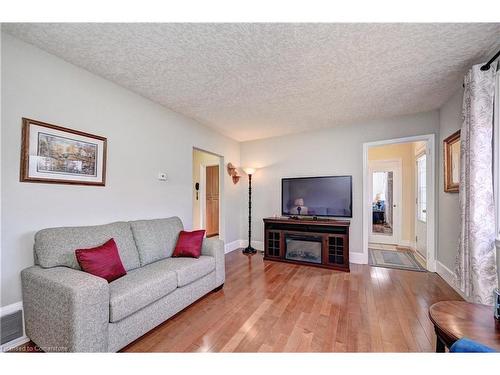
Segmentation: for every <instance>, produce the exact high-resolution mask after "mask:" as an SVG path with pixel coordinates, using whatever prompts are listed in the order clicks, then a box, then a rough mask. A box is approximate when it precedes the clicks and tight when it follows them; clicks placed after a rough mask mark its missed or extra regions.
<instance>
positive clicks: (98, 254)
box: [75, 238, 127, 283]
mask: <svg viewBox="0 0 500 375" xmlns="http://www.w3.org/2000/svg"><path fill="white" fill-rule="evenodd" d="M75 255H76V259H77V260H78V263H79V264H80V267H81V268H82V271H84V272H88V273H90V274H92V275H95V276H99V277H102V278H103V279H106V280H108V283H110V282H111V281H113V280H116V279H118V278H120V277H122V276H124V275H126V274H127V271H125V268H124V267H123V264H122V260H121V259H120V254H119V253H118V247H116V242H115V240H114V239H113V238H112V239H110V240H109V241H108V242H106V243H105V244H103V245H101V246H97V247H94V248H92V249H78V250H75Z"/></svg>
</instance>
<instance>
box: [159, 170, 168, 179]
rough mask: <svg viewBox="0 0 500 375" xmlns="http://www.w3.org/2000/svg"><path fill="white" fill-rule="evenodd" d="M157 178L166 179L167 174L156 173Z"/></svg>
mask: <svg viewBox="0 0 500 375" xmlns="http://www.w3.org/2000/svg"><path fill="white" fill-rule="evenodd" d="M158 180H160V181H167V174H166V173H165V172H160V173H158Z"/></svg>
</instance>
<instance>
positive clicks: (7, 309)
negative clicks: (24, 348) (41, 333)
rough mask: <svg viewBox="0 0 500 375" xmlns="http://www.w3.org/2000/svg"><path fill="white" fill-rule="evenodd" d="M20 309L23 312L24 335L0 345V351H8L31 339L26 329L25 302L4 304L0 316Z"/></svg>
mask: <svg viewBox="0 0 500 375" xmlns="http://www.w3.org/2000/svg"><path fill="white" fill-rule="evenodd" d="M19 310H21V311H22V314H23V335H22V336H21V337H18V338H17V339H15V340H12V341H9V342H6V343H5V344H3V345H0V353H3V352H8V351H10V350H12V349H14V348H15V347H17V346H19V345H23V344H26V343H27V342H28V341H30V339H29V337H27V336H26V332H25V329H24V310H23V302H22V301H19V302H15V303H12V304H10V305H7V306H2V307H1V308H0V316H5V315H9V314H12V313H14V312H16V311H19Z"/></svg>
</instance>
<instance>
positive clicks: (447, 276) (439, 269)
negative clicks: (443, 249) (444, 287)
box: [436, 260, 467, 300]
mask: <svg viewBox="0 0 500 375" xmlns="http://www.w3.org/2000/svg"><path fill="white" fill-rule="evenodd" d="M436 273H437V274H438V275H439V276H441V277H442V278H443V280H444V281H446V283H447V284H448V285H449V286H451V287H452V288H453V290H455V292H457V293H458V294H460V296H461V297H462V298H463V299H465V300H467V298H466V297H465V295H464V294H463V293H462V291H461V290H460V289H458V288H457V287H456V286H455V283H454V282H453V281H454V279H455V274H454V273H453V271H451V270H450V269H449V268H448V267H446V266H445V265H444V264H443V263H441V262H440V261H439V260H438V261H437V262H436Z"/></svg>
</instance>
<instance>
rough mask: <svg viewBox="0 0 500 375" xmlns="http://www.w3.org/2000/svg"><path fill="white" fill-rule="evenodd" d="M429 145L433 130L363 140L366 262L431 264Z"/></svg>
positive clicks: (415, 267) (416, 266)
mask: <svg viewBox="0 0 500 375" xmlns="http://www.w3.org/2000/svg"><path fill="white" fill-rule="evenodd" d="M433 150H434V135H428V136H417V137H408V138H402V139H395V140H387V141H379V142H370V143H365V144H364V145H363V151H364V179H363V190H364V199H363V200H364V209H363V255H364V256H366V258H365V259H366V262H367V263H369V264H371V265H373V266H379V267H388V268H400V269H407V270H415V271H425V270H429V271H434V270H435V258H434V249H435V244H434V238H435V237H434V233H435V228H434V222H435V221H434V212H435V211H434V207H433V205H434V203H433V202H434V194H435V186H434V164H433V163H434V155H433V152H432V151H433Z"/></svg>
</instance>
